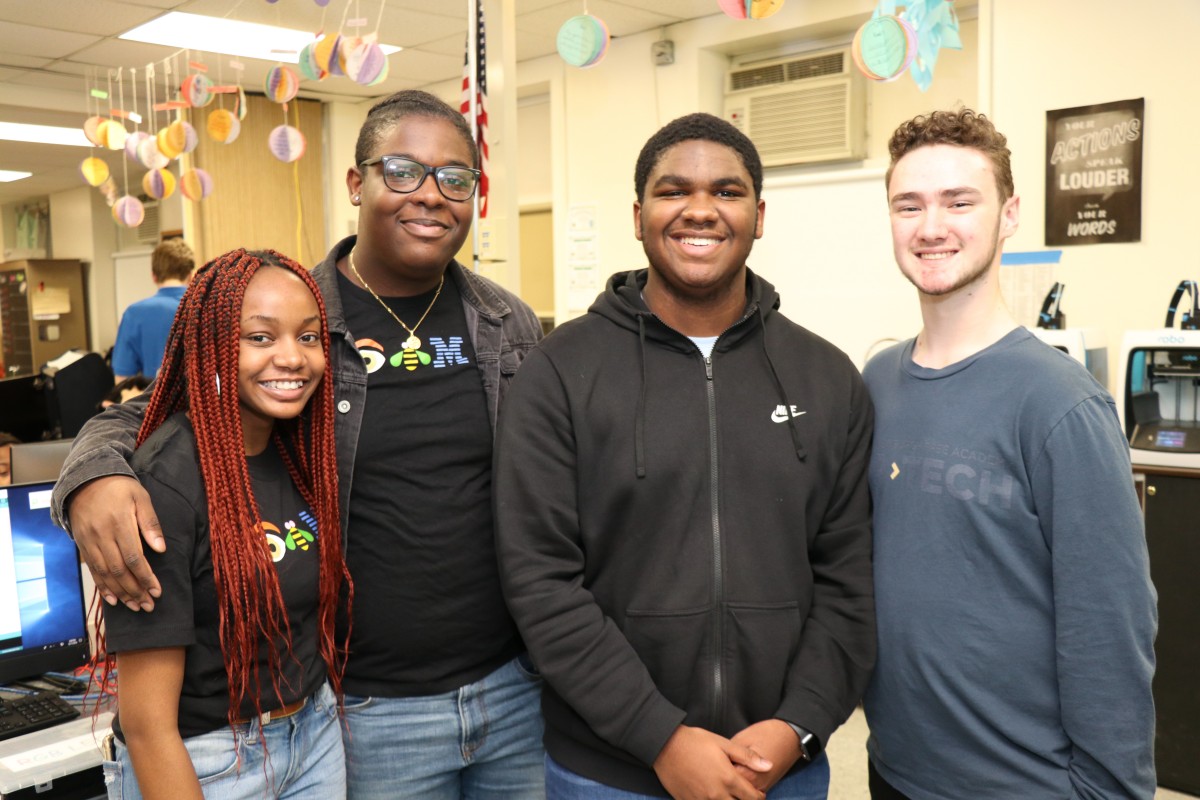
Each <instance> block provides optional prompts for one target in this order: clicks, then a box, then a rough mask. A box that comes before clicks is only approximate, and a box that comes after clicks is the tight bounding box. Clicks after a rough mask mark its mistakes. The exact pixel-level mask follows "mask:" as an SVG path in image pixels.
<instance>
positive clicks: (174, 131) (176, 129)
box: [167, 119, 200, 153]
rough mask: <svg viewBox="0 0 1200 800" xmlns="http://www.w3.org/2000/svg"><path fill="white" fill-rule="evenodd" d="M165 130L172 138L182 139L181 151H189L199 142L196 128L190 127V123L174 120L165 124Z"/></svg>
mask: <svg viewBox="0 0 1200 800" xmlns="http://www.w3.org/2000/svg"><path fill="white" fill-rule="evenodd" d="M167 130H168V131H170V132H171V134H170V135H171V136H172V137H173V138H176V139H179V138H182V139H183V152H185V153H190V152H192V151H193V150H195V149H196V145H198V144H200V134H198V133H196V129H195V128H193V127H192V123H190V122H184V121H183V120H181V119H180V120H176V121H175V122H172V123H171V124H170V125H168V126H167Z"/></svg>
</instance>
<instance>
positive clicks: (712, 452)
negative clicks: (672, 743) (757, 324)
mask: <svg viewBox="0 0 1200 800" xmlns="http://www.w3.org/2000/svg"><path fill="white" fill-rule="evenodd" d="M756 313H758V306H757V304H755V305H754V306H753V307H752V308H751V309H749V312H748V313H746V314H744V315H743V316H742V318H741V319H739V320H738V321H737V322H735V323H733V324H732V325H730V326H729V327H728V328H726V329H725V330H723V331H721V333H720V334H718V336H717V342H720V341H721V337H722V336H724V335H725V334H727V333H729V331H731V330H733V329H734V328H736V327H737V326H738V325H741V324H742V323H743V322H745V321H746V320H748V319H750V318H751V317H753V316H754V315H755V314H756ZM650 315H651V316H652V317H654V318H655V319H656V320H658V322H659V323H660V324H662V325H663V327H665V328H667V329H668V330H675V329H674V328H672V327H671V326H670V325H667V323H665V322H663V320H662V319H661V318H660V317H659V316H658V315H657V314H655V313H654V312H650ZM676 333H679V332H678V331H676ZM679 335H680V336H685V334H679ZM717 342H714V343H713V352H716V346H717ZM692 346H693V347H695V344H694V343H693V344H692ZM696 352H697V353H701V351H700V348H698V347H696ZM701 355H703V353H701ZM703 357H704V387H705V394H706V396H707V398H708V471H709V486H710V490H709V500H708V502H709V506H710V507H711V516H712V548H713V599H714V604H715V607H716V613H715V614H714V615H713V616H714V619H713V654H712V689H713V695H712V696H713V706H712V719H713V721H714V723H716V724H718V725H721V724H723V723H724V720H723V717H724V714H723V709H724V707H725V672H724V670H723V669H722V668H721V653H722V652H723V651H724V649H725V648H724V641H725V611H724V606H725V570H724V559H723V558H722V556H721V515H720V504H719V503H718V498H719V497H720V486H719V485H718V475H719V473H718V469H717V466H718V460H719V459H718V457H717V393H716V389H715V388H714V386H713V359H712V355H711V354H710V355H707V356H703Z"/></svg>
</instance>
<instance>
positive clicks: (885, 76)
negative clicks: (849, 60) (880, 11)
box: [852, 15, 916, 81]
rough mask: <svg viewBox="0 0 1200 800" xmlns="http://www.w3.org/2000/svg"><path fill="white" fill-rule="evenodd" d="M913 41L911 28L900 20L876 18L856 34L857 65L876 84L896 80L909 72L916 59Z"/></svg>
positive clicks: (887, 16)
mask: <svg viewBox="0 0 1200 800" xmlns="http://www.w3.org/2000/svg"><path fill="white" fill-rule="evenodd" d="M912 41H913V40H912V39H910V37H909V35H908V26H906V25H905V24H903V23H902V22H901V21H900V19H898V18H897V17H894V16H892V15H884V16H879V17H873V18H872V19H869V20H867V21H866V22H865V23H863V26H862V27H861V28H859V30H858V32H857V33H855V34H854V42H853V45H852V50H853V51H854V53H855V54H856V55H855V56H854V61H855V63H856V64H857V65H859V68H860V70H862V72H863V74H864V75H866V76H867V77H868V78H871V79H872V80H877V81H890V80H893V79H895V78H897V77H899V76H900V75H901V74H902V73H903V72H904V70H906V69H907V68H908V65H909V64H910V63H912V59H913V57H914V56H915V55H916V52H915V50H914V49H910V47H909V45H910V43H911V42H912Z"/></svg>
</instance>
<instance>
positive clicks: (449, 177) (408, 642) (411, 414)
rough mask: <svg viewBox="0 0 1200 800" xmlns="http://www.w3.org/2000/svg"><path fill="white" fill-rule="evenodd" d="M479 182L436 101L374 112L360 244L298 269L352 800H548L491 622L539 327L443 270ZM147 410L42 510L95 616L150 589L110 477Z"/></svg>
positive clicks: (534, 707)
mask: <svg viewBox="0 0 1200 800" xmlns="http://www.w3.org/2000/svg"><path fill="white" fill-rule="evenodd" d="M477 163H478V153H477V152H476V147H475V142H474V137H473V136H472V135H471V131H470V128H469V127H468V126H467V124H466V120H465V119H464V118H463V115H462V114H460V113H459V112H458V111H457V110H455V109H453V108H451V107H450V106H448V105H447V104H446V103H444V102H442V101H441V100H439V99H438V98H436V97H434V96H433V95H430V94H428V93H426V92H421V91H415V90H413V91H402V92H398V93H396V94H394V95H392V96H390V97H388V98H386V99H384V100H381V101H380V102H378V103H376V104H375V105H374V106H373V107H372V108H371V110H370V111H369V112H368V114H367V117H366V120H365V121H364V123H363V126H362V129H361V130H360V132H359V137H358V143H357V147H356V152H355V155H354V166H352V167H350V168H349V170H348V173H347V180H346V183H347V189H348V195H349V200H350V203H351V204H352V205H354V206H356V207H357V208H358V209H359V212H358V235H357V236H351V237H349V238H347V239H344V240H342V241H341V242H338V243H337V244H336V245H334V247H333V250H332V251H331V252H330V253H329V255H328V256H327V257H326V258H325V260H324V261H323V262H321V263H320V264H319V265H317V267H316V268H315V269H314V270H313V272H312V275H313V279H314V280H315V281H316V282H317V285H318V286H320V288H321V293H322V295H323V296H324V298H325V303H326V307H327V308H328V312H329V325H330V331H331V335H332V337H333V348H332V352H331V359H332V361H331V364H330V370H331V372H332V375H333V379H334V388H335V392H336V395H337V415H336V421H335V425H336V430H337V439H338V459H337V469H338V474H339V476H340V479H341V492H342V498H341V509H342V528H343V530H344V532H345V536H346V542H347V544H346V561H347V564H348V565H349V567H350V574H351V575H352V576H353V577H354V584H355V593H356V594H355V596H356V598H357V602H356V604H355V608H354V612H353V615H352V619H347V620H344V621H343V624H344V625H350V623H351V622H352V626H351V631H352V633H351V641H350V659H349V662H348V664H347V666H346V676H345V680H344V683H343V685H344V687H345V689H346V704H345V710H346V761H347V770H348V773H347V776H348V792H349V797H350V798H351V799H352V800H366V799H369V798H386V800H394V798H398V797H405V798H408V797H412V798H421V799H422V800H457V798H466V799H467V800H474V799H476V798H477V799H478V800H488V799H494V800H512V798H521V800H536V798H539V797H541V796H542V793H543V776H542V756H543V751H542V746H541V736H542V721H541V715H540V713H539V711H538V697H539V695H540V692H541V679H540V678H539V677H538V675H537V673H536V672H535V671H533V668H532V665H531V664H530V663H529V661H528V659H527V657H526V656H525V652H524V651H525V647H524V645H523V644H522V642H521V637H520V634H519V633H518V632H517V628H516V625H515V623H514V622H513V620H512V617H511V615H510V614H509V612H508V609H507V607H506V606H505V604H504V597H503V595H502V593H501V589H500V575H499V568H498V566H497V563H496V551H495V542H494V538H493V524H492V431H493V428H494V426H495V422H496V416H497V413H498V411H499V408H500V406H501V403H502V401H503V398H504V395H505V393H506V392H507V389H508V386H509V383H510V381H511V380H512V377H513V375H514V374H515V373H516V371H517V367H518V366H519V365H520V364H521V361H522V360H523V359H524V357H525V354H526V353H527V352H529V350H531V349H532V348H533V347H534V345H535V344H537V341H538V339H539V338H540V337H541V333H542V329H541V325H540V323H539V322H538V319H537V316H536V315H535V314H534V313H533V311H532V310H531V309H530V308H529V306H528V305H526V304H525V303H523V302H521V300H519V299H518V298H517V297H516V296H515V295H513V294H512V293H511V292H508V291H506V290H505V289H503V288H502V287H500V286H498V285H496V284H495V283H493V282H492V281H489V280H487V279H486V278H483V277H480V276H479V275H477V274H475V273H474V272H472V271H470V270H468V269H466V268H465V267H463V266H462V265H461V264H459V263H458V262H457V261H456V260H455V259H454V256H455V254H456V253H457V252H458V251H459V249H460V248H461V247H462V245H463V242H464V240H465V239H466V237H467V233H468V232H469V229H470V225H471V219H472V216H473V208H472V203H471V198H472V196H473V195H474V193H475V190H476V186H477V183H478V176H479V173H478V171H477V170H476V168H475V165H476V164H477ZM143 408H144V403H143V401H142V398H140V397H138V398H134V399H133V400H131V401H129V402H128V403H123V404H121V405H118V406H114V407H113V408H111V409H109V410H108V411H107V412H105V414H103V415H101V416H100V417H98V418H96V419H94V420H92V421H91V422H90V423H89V425H88V426H86V427H85V428H84V429H83V431H81V432H80V434H79V436H78V437H77V438H76V442H75V445H74V447H73V449H72V451H71V454H70V456H69V458H68V460H67V463H66V465H65V467H64V472H63V475H62V477H61V478H60V480H59V482H58V484H57V486H56V487H55V494H54V498H53V503H52V505H53V512H54V515H55V519H56V521H58V522H59V524H64V525H65V526H69V530H71V531H72V532H73V534H74V535H75V538H76V541H77V542H78V544H79V548H80V551H81V552H82V554H83V556H84V561H85V562H86V563H87V564H88V565H89V567H90V569H91V570H92V574H93V576H95V578H96V583H97V586H99V587H100V588H101V590H102V591H103V592H104V594H105V597H106V599H107V600H108V601H109V602H110V603H115V602H118V601H120V602H125V603H126V604H128V605H131V606H133V607H135V608H142V609H144V610H150V609H152V608H153V607H154V598H155V597H156V596H158V595H159V594H160V587H159V584H158V582H157V580H156V579H155V577H154V574H153V572H152V571H151V570H150V569H149V568H148V565H147V563H146V561H145V559H144V557H143V555H142V547H141V542H140V541H139V531H140V532H141V534H142V535H143V536H145V538H146V541H147V542H148V543H149V545H150V547H151V548H152V549H161V547H162V531H161V530H160V528H159V526H158V525H157V524H155V522H154V520H155V516H156V515H155V512H154V510H153V507H152V505H151V503H150V502H149V499H148V498H147V497H146V496H145V493H144V491H143V490H142V489H141V487H140V486H139V485H138V483H137V482H136V481H134V480H131V479H130V477H128V476H130V475H131V472H130V470H129V467H128V465H127V464H126V460H127V459H128V457H129V452H130V449H131V444H132V436H133V433H134V432H136V428H137V424H138V421H139V420H140V413H141V410H142V409H143ZM329 466H332V465H329ZM68 509H69V514H68ZM68 516H69V519H68ZM135 521H136V522H135ZM341 630H343V631H344V630H345V628H343V629H341Z"/></svg>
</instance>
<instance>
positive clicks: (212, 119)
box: [206, 108, 242, 144]
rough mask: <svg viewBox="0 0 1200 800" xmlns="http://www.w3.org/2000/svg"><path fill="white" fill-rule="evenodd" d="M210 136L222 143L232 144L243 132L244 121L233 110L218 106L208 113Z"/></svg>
mask: <svg viewBox="0 0 1200 800" xmlns="http://www.w3.org/2000/svg"><path fill="white" fill-rule="evenodd" d="M206 127H207V128H208V137H209V138H210V139H213V140H214V141H218V142H221V143H222V144H230V143H232V142H233V141H234V140H235V139H237V137H238V134H240V133H241V132H242V123H241V122H240V121H239V120H238V118H237V117H235V116H234V115H233V112H232V111H226V110H225V109H223V108H218V109H216V110H215V111H213V112H212V113H210V114H209V115H208V124H207V126H206Z"/></svg>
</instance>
